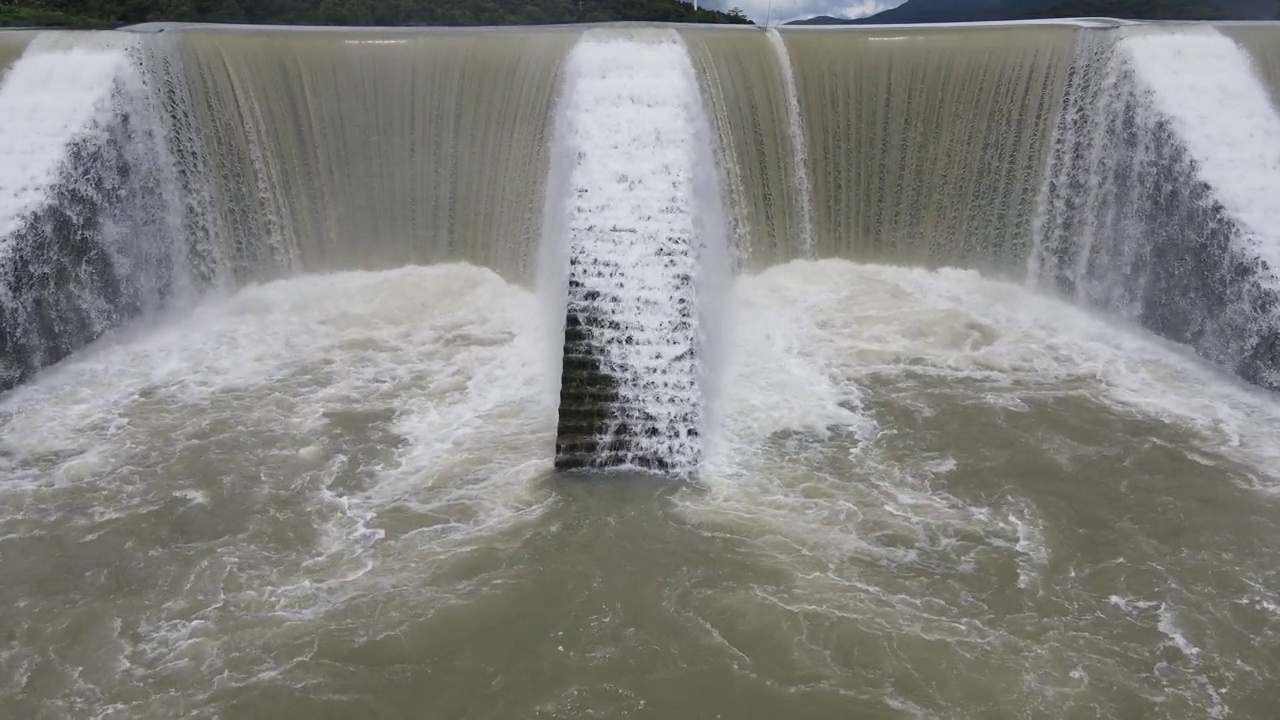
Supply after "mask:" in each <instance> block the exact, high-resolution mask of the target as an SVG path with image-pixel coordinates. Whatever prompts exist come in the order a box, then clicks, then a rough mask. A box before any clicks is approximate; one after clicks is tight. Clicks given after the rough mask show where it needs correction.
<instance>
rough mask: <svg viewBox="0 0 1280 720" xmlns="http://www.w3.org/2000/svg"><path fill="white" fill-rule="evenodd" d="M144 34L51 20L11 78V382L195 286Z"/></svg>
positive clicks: (5, 358)
mask: <svg viewBox="0 0 1280 720" xmlns="http://www.w3.org/2000/svg"><path fill="white" fill-rule="evenodd" d="M138 53H139V48H138V41H137V38H136V37H133V36H129V35H122V34H111V33H104V34H97V35H93V36H90V37H89V38H86V37H85V36H83V35H80V34H69V33H68V34H61V33H46V34H44V35H41V36H40V37H39V38H37V39H36V40H35V41H34V42H33V43H32V44H31V46H30V47H29V48H28V49H27V51H26V53H25V54H24V55H23V57H22V59H21V60H20V61H18V62H17V63H16V64H15V65H14V66H13V67H12V69H11V70H10V71H9V72H8V73H7V74H6V75H5V77H4V81H3V84H2V85H0V157H3V158H4V159H5V162H4V163H3V164H2V165H0V390H4V389H6V388H8V387H11V386H12V385H14V384H16V383H17V382H20V381H21V380H23V379H24V378H26V377H27V376H29V375H30V374H31V373H33V372H35V371H36V370H38V369H39V368H41V367H43V366H45V365H48V364H50V363H53V362H56V361H58V360H59V359H61V358H63V357H65V356H66V355H68V354H70V353H71V352H73V351H75V350H76V349H78V348H79V347H81V346H83V345H84V344H86V343H88V342H90V341H92V340H94V339H96V338H98V337H99V336H101V335H102V334H103V333H105V332H107V331H108V330H110V329H112V328H114V327H117V326H119V325H121V324H123V323H124V322H126V321H128V320H131V319H133V318H134V317H136V316H138V315H140V314H144V313H147V312H153V311H156V310H159V309H160V308H161V307H162V306H163V305H164V303H165V302H166V301H167V300H168V299H169V298H171V297H174V296H187V295H190V294H191V293H192V292H193V289H192V288H191V286H190V284H189V282H188V273H187V271H186V268H187V267H188V254H189V253H188V249H189V248H188V247H187V245H186V243H185V242H184V240H183V238H184V229H183V224H184V207H185V201H184V199H183V197H182V193H181V192H180V189H179V183H178V182H177V180H176V178H175V170H174V169H175V163H174V161H173V159H172V157H171V156H170V155H169V154H168V151H167V144H166V133H165V131H164V128H163V127H162V125H161V123H160V114H159V113H158V112H156V110H155V108H154V107H153V98H152V96H151V94H150V93H149V91H148V89H147V83H146V82H145V81H144V75H143V73H142V71H141V69H140V67H139V60H138Z"/></svg>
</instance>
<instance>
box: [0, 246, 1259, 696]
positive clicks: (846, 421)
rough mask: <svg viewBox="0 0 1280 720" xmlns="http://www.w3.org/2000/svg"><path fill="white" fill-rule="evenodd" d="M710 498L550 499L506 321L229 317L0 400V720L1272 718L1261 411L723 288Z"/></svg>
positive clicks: (1125, 338) (800, 288)
mask: <svg viewBox="0 0 1280 720" xmlns="http://www.w3.org/2000/svg"><path fill="white" fill-rule="evenodd" d="M731 292H732V304H731V307H732V308H733V310H732V311H731V313H730V315H729V317H728V328H727V337H726V340H725V341H726V342H727V343H728V345H729V347H728V352H726V357H727V360H726V362H725V365H724V367H723V372H724V373H725V382H724V392H723V397H722V401H723V408H722V414H723V421H722V423H721V425H720V428H721V429H720V430H719V431H718V432H717V433H716V434H715V436H714V437H713V438H712V439H711V443H710V446H709V449H708V458H707V460H706V471H705V473H704V475H703V478H702V479H701V480H700V481H699V482H696V483H694V484H691V485H685V486H678V485H664V484H662V483H655V482H653V481H652V480H650V479H641V478H626V477H614V478H611V479H608V480H607V481H592V480H583V479H572V478H570V477H567V476H566V477H556V476H554V475H552V474H551V473H550V471H549V466H550V453H551V446H552V437H553V432H554V425H555V400H556V394H555V382H554V379H555V377H556V373H557V370H558V368H556V367H555V366H554V364H552V363H547V362H540V361H538V358H545V357H548V354H547V353H546V352H545V351H544V350H543V349H541V348H540V347H539V346H540V345H541V344H543V343H548V342H551V343H554V342H555V341H557V340H558V339H559V338H558V335H557V333H556V328H554V326H551V327H549V325H550V324H549V323H546V322H544V321H543V317H542V316H541V315H540V313H539V312H537V310H536V308H537V307H538V305H537V303H534V302H531V297H530V295H529V293H528V291H525V290H521V289H519V288H517V287H514V286H512V285H510V284H507V283H506V282H504V281H502V280H501V279H500V278H498V277H497V276H496V275H494V274H492V273H491V272H489V271H484V270H477V269H473V268H468V267H466V266H460V265H453V266H437V267H432V268H410V269H403V270H395V271H389V272H382V273H346V274H338V275H331V276H322V277H306V278H299V279H296V280H288V281H278V282H275V283H271V284H267V285H263V286H255V287H250V288H247V289H245V290H243V291H240V292H239V293H237V294H235V295H234V296H231V297H229V298H226V299H222V300H218V301H214V302H210V303H208V304H206V305H205V306H203V307H202V308H201V309H199V310H198V311H197V312H196V313H195V314H194V315H191V316H182V317H176V318H170V319H165V320H163V321H162V322H161V323H160V324H159V325H158V326H156V327H154V328H146V329H139V330H138V332H136V333H135V334H133V335H131V336H128V337H122V338H120V339H118V340H117V341H113V342H110V343H104V344H101V345H99V346H95V347H93V348H91V349H89V350H88V351H86V352H84V353H82V354H81V356H79V357H78V358H77V359H75V360H72V361H69V362H67V363H64V364H63V365H62V366H60V367H59V368H58V369H56V370H55V371H52V372H49V373H46V374H44V375H42V376H41V377H40V378H39V379H38V380H37V381H35V382H34V383H32V384H30V385H27V386H25V387H23V388H22V389H20V390H17V391H15V392H12V393H10V394H9V395H7V396H6V397H5V398H4V400H3V404H2V405H0V417H2V418H3V420H2V422H3V428H4V432H3V439H2V440H0V463H3V464H2V465H0V468H2V471H3V483H2V484H0V508H2V512H3V515H2V516H0V538H2V539H0V552H3V557H4V561H3V563H0V593H3V601H4V602H3V603H0V608H3V609H0V624H2V625H3V626H4V627H5V628H7V629H8V630H7V632H8V638H7V642H6V644H5V645H4V649H3V654H0V668H2V669H3V673H4V675H3V683H0V707H4V708H5V709H6V713H5V714H6V715H7V716H10V717H98V716H101V717H177V716H183V717H246V718H248V717H264V718H265V717H298V718H304V717H315V716H317V715H321V714H328V715H336V716H341V717H348V716H352V715H355V714H362V713H363V714H368V713H375V714H379V713H380V714H383V715H387V716H392V717H400V716H416V715H418V714H422V713H425V714H428V715H431V716H447V715H452V714H474V715H477V716H482V717H511V718H516V717H579V716H581V715H583V714H586V713H588V712H594V713H596V714H601V715H610V716H615V717H616V716H628V715H634V716H640V717H650V716H653V717H705V716H708V715H713V714H715V713H717V712H719V713H725V714H742V713H760V714H763V715H766V716H774V715H777V714H796V715H801V716H811V717H847V716H848V715H849V714H850V713H853V714H856V715H858V716H859V717H904V716H905V717H912V716H919V717H957V716H974V715H990V716H995V717H1003V716H1022V715H1027V714H1030V715H1041V714H1054V715H1057V714H1058V712H1059V711H1060V710H1061V709H1063V708H1068V709H1069V710H1070V712H1071V713H1075V714H1083V715H1087V716H1091V717H1093V716H1101V717H1132V716H1135V715H1141V716H1147V717H1168V718H1177V717H1208V716H1213V714H1217V715H1219V716H1225V715H1226V713H1227V711H1228V710H1229V711H1230V712H1231V713H1232V716H1233V717H1258V718H1262V717H1266V716H1267V713H1268V712H1270V709H1271V707H1272V705H1271V703H1272V697H1273V696H1272V690H1273V689H1274V687H1275V682H1276V678H1277V677H1280V675H1277V667H1276V665H1275V662H1276V661H1275V648H1276V647H1277V643H1280V577H1278V576H1277V574H1276V573H1277V571H1276V568H1277V567H1280V565H1278V564H1277V560H1280V558H1277V556H1276V551H1275V549H1274V545H1275V544H1274V543H1273V542H1271V541H1270V538H1271V537H1272V536H1274V534H1275V532H1276V531H1277V529H1278V528H1277V524H1280V502H1277V500H1276V499H1275V498H1276V496H1275V495H1274V492H1275V490H1276V489H1277V488H1280V477H1278V476H1276V475H1275V474H1274V467H1275V461H1276V455H1277V453H1278V452H1280V449H1278V448H1276V446H1275V441H1274V438H1273V435H1272V433H1271V432H1270V430H1269V429H1270V428H1272V427H1275V423H1277V422H1280V408H1277V406H1276V404H1275V403H1274V401H1273V400H1272V399H1271V398H1269V397H1267V396H1265V395H1263V394H1261V393H1260V392H1259V391H1256V390H1250V389H1247V388H1245V387H1243V386H1241V385H1239V384H1237V383H1235V382H1233V381H1231V380H1228V379H1226V378H1225V377H1223V376H1221V375H1218V374H1216V373H1215V372H1214V371H1212V370H1210V369H1207V368H1206V367H1204V366H1203V364H1202V363H1200V362H1198V361H1197V360H1195V359H1194V358H1193V357H1191V356H1189V355H1188V353H1186V352H1183V351H1180V350H1178V349H1176V348H1174V347H1171V346H1170V345H1168V344H1166V343H1163V342H1162V341H1159V340H1157V339H1154V338H1151V337H1144V336H1140V335H1134V334H1133V333H1132V332H1131V331H1129V330H1127V329H1125V328H1123V327H1118V326H1115V325H1112V324H1110V323H1108V322H1106V321H1104V320H1102V319H1100V318H1098V317H1096V316H1091V315H1089V314H1087V313H1085V312H1083V311H1080V310H1077V309H1075V308H1072V307H1070V306H1067V305H1065V304H1063V303H1061V302H1058V301H1054V300H1051V299H1047V298H1045V297H1043V296H1041V295H1039V294H1037V293H1035V292H1033V291H1030V290H1028V289H1025V288H1023V287H1020V286H1017V285H1011V284H1005V283H1000V282H994V281H990V280H986V279H984V278H982V277H981V276H980V275H978V274H976V273H973V272H969V271H958V270H943V271H938V272H929V271H924V270H915V269H904V268H889V267H879V266H864V265H854V264H851V263H848V262H845V261H823V262H821V263H810V262H797V263H792V264H788V265H784V266H780V267H777V268H774V269H772V270H770V271H768V272H766V273H763V274H760V275H752V276H743V277H741V278H739V279H738V280H737V282H736V283H735V284H734V286H733V288H732V290H731Z"/></svg>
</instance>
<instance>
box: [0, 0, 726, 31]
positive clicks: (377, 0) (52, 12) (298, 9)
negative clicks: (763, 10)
mask: <svg viewBox="0 0 1280 720" xmlns="http://www.w3.org/2000/svg"><path fill="white" fill-rule="evenodd" d="M0 2H3V0H0ZM623 20H638V21H650V22H690V23H735V24H747V23H750V22H751V21H750V20H748V19H747V18H746V16H745V15H743V14H742V12H741V11H740V10H738V9H736V8H735V9H734V10H732V11H730V12H719V11H716V10H707V9H705V8H699V9H697V10H695V9H694V7H693V5H692V4H690V3H686V2H679V1H678V0H8V1H7V2H4V3H3V4H0V26H8V27H17V26H34V27H74V28H109V27H119V26H122V25H133V24H137V23H144V22H210V23H252V24H272V25H408V26H413V25H454V26H461V25H540V24H554V23H578V22H613V21H623Z"/></svg>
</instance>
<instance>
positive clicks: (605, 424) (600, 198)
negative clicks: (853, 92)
mask: <svg viewBox="0 0 1280 720" xmlns="http://www.w3.org/2000/svg"><path fill="white" fill-rule="evenodd" d="M565 72H566V76H567V78H566V83H565V90H564V93H565V97H564V99H563V101H562V103H563V110H562V112H563V113H564V116H563V118H562V120H561V125H560V128H559V133H560V134H561V135H562V137H561V138H560V139H559V140H558V141H557V143H556V147H557V150H558V151H559V152H561V153H564V154H565V155H566V156H568V157H569V158H570V159H569V160H568V162H569V164H570V166H571V168H570V170H569V173H568V177H567V178H566V181H567V182H568V184H569V186H570V187H569V190H568V193H567V194H568V195H569V197H570V198H571V199H570V200H569V202H568V203H567V207H566V209H565V212H566V214H567V217H566V218H565V219H564V221H563V227H564V228H565V231H566V234H567V237H566V240H567V242H568V243H569V265H570V267H569V273H568V305H567V309H566V317H565V343H564V360H563V365H564V374H563V378H562V381H561V390H560V424H559V429H558V431H557V439H556V464H557V466H558V467H561V468H577V467H616V466H633V467H640V468H648V469H659V470H663V471H670V472H676V473H684V474H687V473H690V472H692V471H693V470H694V469H695V468H696V466H697V462H698V459H699V455H700V447H701V439H700V434H701V431H702V414H703V413H702V411H703V402H702V397H701V395H702V392H701V387H700V384H701V383H700V377H699V372H698V366H699V362H700V360H701V357H700V355H701V347H700V345H701V342H700V337H699V336H700V333H699V327H698V326H699V313H698V293H697V280H698V275H699V273H698V264H699V259H700V257H706V256H708V255H710V253H708V252H706V251H705V250H704V248H703V247H702V246H703V245H705V244H706V243H707V242H708V241H712V242H714V241H716V240H719V238H717V237H716V235H715V234H714V233H711V232H702V233H700V232H699V231H700V230H706V228H707V225H706V224H701V227H700V223H699V221H698V218H697V217H696V216H697V215H698V214H700V213H705V212H706V210H705V209H706V208H707V207H709V206H710V207H713V206H714V205H715V204H716V203H718V202H719V197H716V196H712V197H699V196H698V183H697V179H696V177H695V176H696V175H697V174H698V172H699V170H700V168H699V164H700V163H699V161H700V159H703V158H705V159H708V160H709V159H710V157H711V149H710V146H709V140H710V135H709V132H707V131H706V130H705V129H704V130H702V131H699V128H700V127H704V126H706V125H707V123H706V120H705V116H704V114H703V111H702V102H701V97H700V95H699V93H698V86H697V80H696V77H695V75H694V71H693V66H692V64H691V62H690V60H689V57H688V53H687V52H686V50H685V48H684V44H683V43H682V42H681V41H680V37H679V36H678V35H676V34H675V33H672V32H669V31H666V32H663V31H656V32H652V33H636V34H630V33H628V34H625V35H621V34H620V36H610V35H609V34H607V33H597V34H593V35H588V36H587V37H584V38H583V40H582V41H581V42H580V43H579V44H578V45H577V46H576V47H575V48H574V50H573V52H572V54H571V56H570V58H569V60H568V63H567V66H566V71H565ZM700 143H701V147H699V145H700ZM708 167H709V165H708V164H705V163H704V164H702V168H701V169H702V170H703V171H705V170H706V169H707V168H708Z"/></svg>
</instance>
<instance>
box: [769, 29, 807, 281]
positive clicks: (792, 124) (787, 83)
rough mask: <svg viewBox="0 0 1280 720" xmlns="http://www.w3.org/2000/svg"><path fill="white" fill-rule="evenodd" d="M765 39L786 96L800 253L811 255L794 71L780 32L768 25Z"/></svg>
mask: <svg viewBox="0 0 1280 720" xmlns="http://www.w3.org/2000/svg"><path fill="white" fill-rule="evenodd" d="M767 32H768V34H769V43H770V44H771V45H773V50H774V52H776V53H777V54H778V67H779V68H780V69H781V70H782V88H783V91H784V92H785V93H786V97H787V132H788V136H789V137H790V139H791V154H792V166H793V167H792V172H793V175H794V177H793V180H792V182H793V184H794V185H795V196H796V198H797V200H798V202H799V205H800V207H799V214H800V237H799V242H800V254H801V257H810V256H812V255H813V189H812V188H811V187H810V180H809V143H808V141H807V140H805V137H804V119H803V118H802V117H801V115H800V97H799V93H798V92H797V91H796V74H795V71H794V70H792V69H791V55H790V54H789V53H788V52H787V43H786V42H785V41H784V40H783V39H782V35H781V34H780V33H779V32H778V31H777V30H773V29H769V30H768V31H767Z"/></svg>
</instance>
